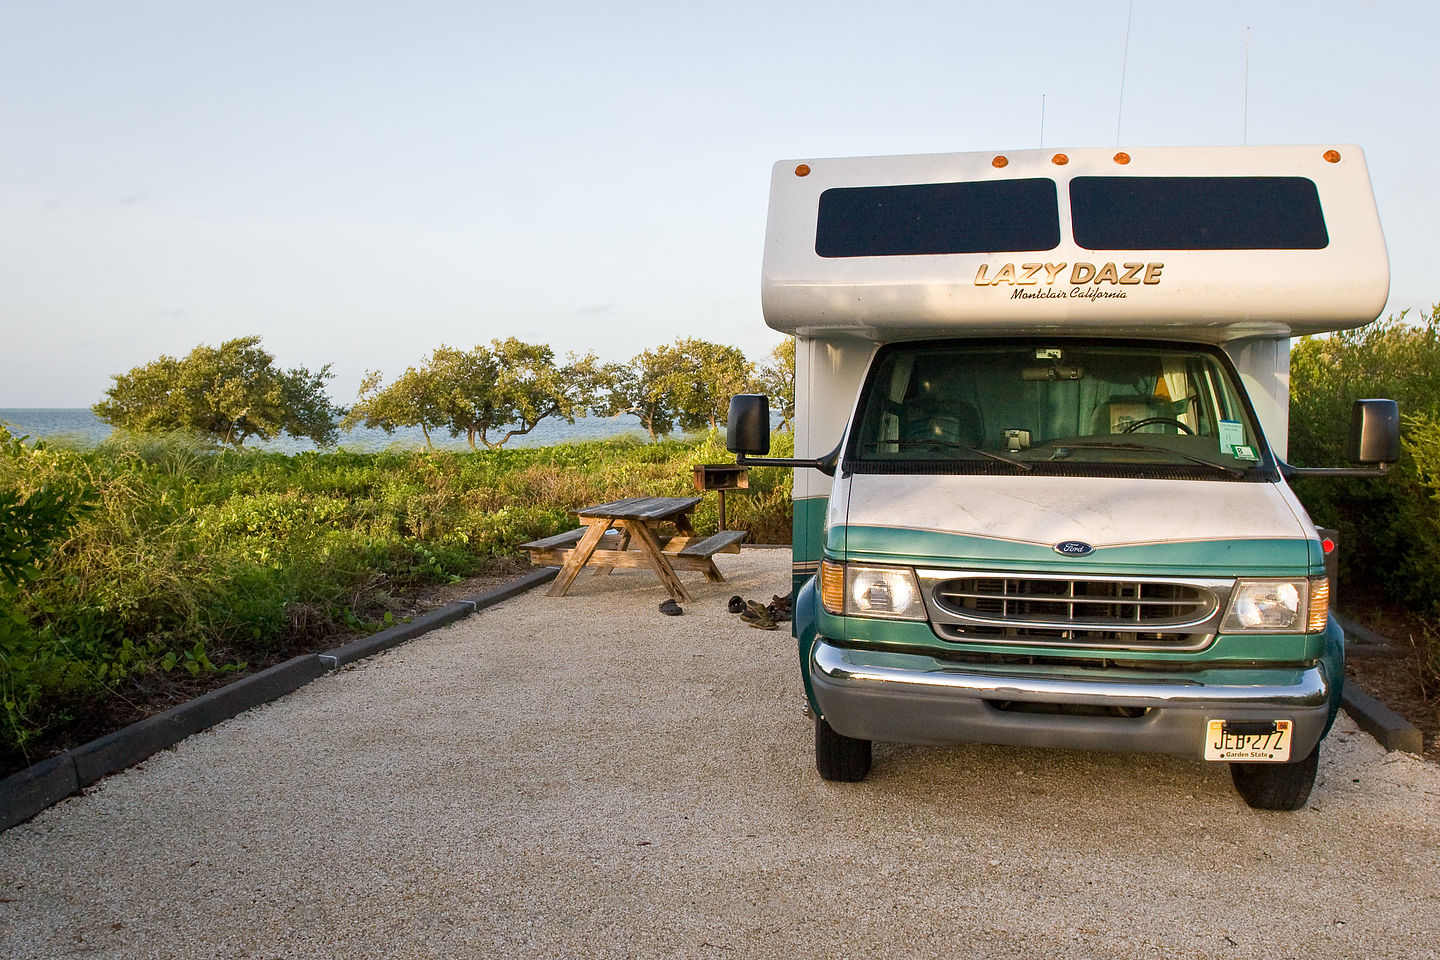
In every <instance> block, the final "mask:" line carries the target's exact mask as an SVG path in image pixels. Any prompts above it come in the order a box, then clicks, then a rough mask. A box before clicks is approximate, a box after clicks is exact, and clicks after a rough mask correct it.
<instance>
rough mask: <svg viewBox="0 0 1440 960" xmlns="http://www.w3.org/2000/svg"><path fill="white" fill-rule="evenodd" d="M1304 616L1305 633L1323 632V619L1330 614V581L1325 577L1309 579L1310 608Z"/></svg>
mask: <svg viewBox="0 0 1440 960" xmlns="http://www.w3.org/2000/svg"><path fill="white" fill-rule="evenodd" d="M1309 614H1310V615H1309V616H1308V617H1307V618H1306V623H1305V632H1306V633H1324V632H1325V620H1326V617H1327V616H1329V614H1330V581H1329V579H1328V578H1326V577H1321V578H1320V579H1318V580H1311V581H1310V610H1309Z"/></svg>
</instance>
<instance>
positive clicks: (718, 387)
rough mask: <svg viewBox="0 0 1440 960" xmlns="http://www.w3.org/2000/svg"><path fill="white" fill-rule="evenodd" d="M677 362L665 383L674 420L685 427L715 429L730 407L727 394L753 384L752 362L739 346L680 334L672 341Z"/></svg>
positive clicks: (752, 386)
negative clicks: (670, 399) (674, 409)
mask: <svg viewBox="0 0 1440 960" xmlns="http://www.w3.org/2000/svg"><path fill="white" fill-rule="evenodd" d="M674 350H675V358H676V362H675V364H674V366H673V367H672V368H671V370H670V372H669V374H668V375H667V376H666V380H665V384H666V386H667V388H668V389H669V391H670V393H671V395H672V396H673V397H674V401H675V406H676V409H677V410H678V413H679V415H678V417H677V422H678V423H679V424H680V426H681V428H682V429H685V430H701V429H704V428H706V427H709V428H710V429H711V430H718V429H719V428H720V425H721V424H723V423H724V422H725V417H726V415H727V414H728V412H729V410H730V398H731V397H733V396H734V395H735V394H737V393H746V392H748V391H750V390H753V389H754V387H755V366H754V364H752V363H751V362H750V361H749V360H746V359H745V354H744V353H742V352H741V351H740V348H739V347H727V346H724V345H722V344H718V343H711V342H710V341H708V340H698V339H695V338H692V337H682V338H680V339H679V340H676V341H675V346H674Z"/></svg>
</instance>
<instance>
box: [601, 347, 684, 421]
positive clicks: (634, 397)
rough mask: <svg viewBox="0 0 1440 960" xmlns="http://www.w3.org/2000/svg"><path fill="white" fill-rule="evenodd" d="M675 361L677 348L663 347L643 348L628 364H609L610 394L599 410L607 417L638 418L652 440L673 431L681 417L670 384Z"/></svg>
mask: <svg viewBox="0 0 1440 960" xmlns="http://www.w3.org/2000/svg"><path fill="white" fill-rule="evenodd" d="M675 361H676V358H675V351H674V348H673V347H670V346H663V347H656V348H655V349H653V350H642V351H640V352H639V353H637V354H636V355H635V356H634V357H632V358H631V360H630V362H629V363H628V364H624V363H612V364H606V365H605V367H604V371H603V379H604V382H605V385H606V393H605V397H604V399H603V400H602V401H601V403H600V404H599V406H598V408H597V412H598V413H600V414H602V415H603V416H607V417H613V416H618V415H619V414H622V413H628V414H630V415H632V416H634V417H636V418H638V419H639V420H640V424H641V426H643V427H644V428H645V431H646V432H647V433H649V434H650V439H651V440H652V441H653V440H655V439H656V438H657V437H660V436H664V435H667V434H669V433H670V432H671V431H672V430H674V429H675V419H676V417H677V416H679V411H678V409H677V407H676V406H675V402H674V398H673V397H672V396H671V395H670V393H669V390H668V387H667V383H666V377H667V375H668V374H669V373H670V371H671V370H672V369H673V367H674V364H675Z"/></svg>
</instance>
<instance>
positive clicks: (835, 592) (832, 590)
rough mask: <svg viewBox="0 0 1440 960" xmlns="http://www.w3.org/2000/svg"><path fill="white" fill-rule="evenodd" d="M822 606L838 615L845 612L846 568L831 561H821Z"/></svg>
mask: <svg viewBox="0 0 1440 960" xmlns="http://www.w3.org/2000/svg"><path fill="white" fill-rule="evenodd" d="M820 605H821V606H822V607H824V608H825V610H826V611H827V612H829V613H833V614H836V615H839V614H843V613H844V612H845V568H844V567H843V566H841V565H840V564H838V563H835V562H833V561H831V560H821V561H820Z"/></svg>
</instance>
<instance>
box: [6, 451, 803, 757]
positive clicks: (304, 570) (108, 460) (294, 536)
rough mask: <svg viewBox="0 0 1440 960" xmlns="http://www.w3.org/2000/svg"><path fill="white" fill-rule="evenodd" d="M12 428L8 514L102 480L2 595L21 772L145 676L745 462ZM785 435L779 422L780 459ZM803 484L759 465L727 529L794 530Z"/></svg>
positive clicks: (305, 629) (265, 640)
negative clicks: (240, 444)
mask: <svg viewBox="0 0 1440 960" xmlns="http://www.w3.org/2000/svg"><path fill="white" fill-rule="evenodd" d="M5 437H7V438H8V434H6V435H5ZM10 439H11V441H12V442H8V445H5V446H4V451H5V455H4V456H0V492H3V491H12V493H11V499H10V500H5V499H4V498H3V496H0V510H3V509H5V507H4V506H3V505H4V504H5V503H19V502H22V501H21V500H20V499H19V498H33V499H30V500H27V501H25V502H29V503H30V504H31V506H32V507H35V508H36V509H37V511H38V512H37V517H38V516H39V515H40V514H45V513H47V511H48V512H54V511H53V510H52V509H51V508H50V507H45V508H44V509H39V508H41V507H42V506H44V505H45V504H47V503H52V500H49V499H47V498H50V497H52V493H53V492H55V491H70V492H67V493H66V494H65V495H64V497H62V498H61V500H63V501H64V503H67V504H68V503H78V500H77V499H76V496H77V495H75V494H73V492H74V491H80V490H84V491H87V494H86V495H87V496H88V498H89V502H90V503H91V504H92V507H91V508H90V509H88V510H83V511H82V510H78V509H77V510H75V511H73V512H70V513H67V515H66V519H65V521H64V523H57V524H55V525H52V526H48V527H45V528H44V529H41V525H40V524H38V523H36V524H32V525H31V527H30V529H32V531H34V532H35V533H36V534H37V536H36V537H34V538H31V539H30V540H27V541H26V543H27V544H29V546H27V547H26V549H28V550H30V551H31V553H30V554H28V556H29V557H30V560H27V561H25V570H26V574H25V576H24V577H23V578H22V579H21V580H20V582H19V583H17V584H15V585H14V586H12V587H11V588H10V589H9V591H8V592H7V593H4V594H3V595H0V603H3V604H4V606H3V607H0V610H3V611H4V612H5V614H6V617H7V618H8V619H7V620H3V621H0V623H8V624H10V626H8V627H6V626H0V631H8V632H0V636H3V637H5V643H6V646H5V647H4V656H5V661H4V663H0V684H3V689H4V691H5V697H4V700H5V703H6V708H5V709H6V728H5V729H4V730H3V731H0V762H3V763H4V764H5V765H6V766H7V767H10V768H13V767H16V766H19V765H22V764H23V763H25V762H26V761H27V758H29V757H31V756H32V753H33V751H34V750H36V749H37V744H58V743H61V742H62V741H63V738H64V737H65V736H66V731H67V730H68V729H71V728H73V727H74V726H75V725H76V724H77V723H80V722H81V721H83V719H84V718H85V717H86V716H90V715H93V714H95V713H96V712H97V711H102V712H103V709H104V705H105V704H106V703H107V702H109V701H111V700H116V699H118V698H122V697H125V696H127V691H128V690H131V689H132V688H133V687H134V686H135V685H136V684H143V683H145V682H147V681H146V678H147V677H149V676H155V675H162V674H166V673H169V674H172V675H180V676H191V675H193V676H197V677H203V676H204V675H207V674H212V673H222V672H228V671H231V670H234V669H237V668H238V667H239V666H240V665H242V664H255V665H257V666H258V665H262V664H264V663H267V662H272V661H276V660H279V659H283V658H284V657H286V656H289V655H292V654H293V652H294V651H295V650H296V649H298V648H299V647H301V646H302V645H305V644H310V645H313V644H315V643H317V642H323V641H324V638H325V637H327V636H329V635H332V634H335V633H339V632H345V631H355V630H366V629H371V628H373V627H374V626H375V625H377V624H381V623H384V622H386V621H387V618H390V617H392V616H393V614H394V613H395V612H396V611H397V610H398V609H399V608H400V606H399V601H398V600H397V597H399V596H400V595H403V594H406V593H411V592H413V591H415V590H417V589H419V588H421V587H423V586H425V585H427V584H436V583H444V582H447V581H452V580H455V579H457V578H462V577H466V576H469V575H472V574H474V573H476V572H479V571H481V570H482V569H483V568H484V567H485V565H486V564H487V563H490V562H491V561H493V560H494V559H495V558H498V557H509V556H513V555H514V554H515V553H516V552H517V550H516V548H517V547H518V545H519V544H521V543H524V542H525V541H527V540H533V539H537V538H539V537H544V536H548V535H550V534H553V533H558V532H560V531H562V530H565V529H568V528H569V527H571V526H573V525H574V518H573V517H571V516H570V515H569V513H568V511H570V510H573V509H575V508H576V507H581V506H584V505H586V504H589V503H599V502H603V501H606V500H615V499H619V498H621V497H627V496H649V495H664V496H680V495H688V494H692V493H693V492H694V489H693V486H692V483H691V467H692V466H693V465H694V464H697V463H722V462H729V461H731V460H733V458H732V457H731V456H730V455H729V454H727V453H726V452H725V451H724V449H723V444H722V442H721V440H720V438H719V437H718V436H717V435H715V434H708V435H703V436H698V437H694V438H690V439H684V440H682V439H670V440H664V441H661V442H658V443H646V442H643V441H640V440H638V439H637V438H634V437H621V438H615V439H611V440H603V441H593V442H586V443H575V444H562V445H559V446H555V447H535V448H520V449H513V450H512V449H501V450H494V451H480V452H476V453H470V452H465V453H456V452H433V453H426V452H421V451H386V452H383V453H353V452H349V451H343V450H342V451H335V452H324V453H302V454H297V455H294V456H286V455H283V454H275V453H264V452H259V451H248V450H238V451H237V450H233V449H224V448H216V447H215V446H214V445H212V444H210V443H208V442H207V441H204V440H197V439H195V438H193V437H187V436H184V435H180V434H171V435H165V436H161V437H141V436H127V435H116V436H115V437H114V438H113V439H111V440H109V441H107V442H106V443H104V444H101V445H99V446H97V447H94V448H92V449H88V450H86V449H68V450H60V449H50V448H46V447H41V446H26V445H25V444H21V443H19V442H18V441H13V438H10ZM787 442H788V435H782V436H781V437H777V445H776V446H777V455H785V445H786V443H787ZM789 488H790V472H789V471H788V470H778V469H752V471H751V488H750V490H749V491H747V492H743V493H736V494H733V495H730V496H728V497H727V502H726V512H727V520H728V525H729V526H731V527H748V528H750V529H751V530H752V537H751V539H752V540H754V541H760V542H787V541H788V540H789V536H790V534H789V530H790V513H789ZM42 490H44V491H50V492H47V493H44V494H39V493H37V491H42ZM59 502H60V501H58V500H56V501H53V503H59ZM715 503H716V498H715V495H714V494H706V495H705V498H704V501H703V503H702V505H701V507H700V509H699V510H698V511H697V512H696V523H697V525H698V526H699V528H700V529H701V531H702V532H706V533H708V532H711V531H713V530H714V528H715V524H716V516H715V512H716V511H715ZM20 528H21V527H20V525H13V529H14V530H17V531H18V530H19V529H20ZM0 529H3V530H5V531H7V533H6V535H9V531H10V530H11V529H12V525H11V524H4V525H3V526H0ZM7 542H8V541H7ZM47 549H48V550H49V553H48V555H47V554H46V553H45V551H46V550H47ZM15 556H16V557H19V556H20V553H19V550H18V548H17V550H16V552H15Z"/></svg>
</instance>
